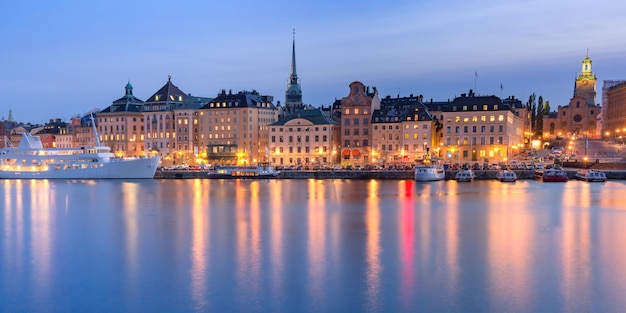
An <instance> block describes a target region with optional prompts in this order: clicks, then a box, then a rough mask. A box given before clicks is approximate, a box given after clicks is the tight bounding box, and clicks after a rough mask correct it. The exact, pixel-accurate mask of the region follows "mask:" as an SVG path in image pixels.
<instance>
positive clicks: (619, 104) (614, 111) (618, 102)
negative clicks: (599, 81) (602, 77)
mask: <svg viewBox="0 0 626 313" xmlns="http://www.w3.org/2000/svg"><path fill="white" fill-rule="evenodd" d="M605 97H606V105H605V106H604V107H603V108H604V109H605V110H606V111H607V114H606V120H604V122H603V124H604V136H606V137H609V138H610V137H620V136H621V137H622V138H623V137H624V136H626V81H622V82H620V83H618V84H615V85H613V86H611V87H609V88H608V90H606V95H605Z"/></svg>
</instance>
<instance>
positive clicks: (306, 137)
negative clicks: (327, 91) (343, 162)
mask: <svg viewBox="0 0 626 313" xmlns="http://www.w3.org/2000/svg"><path fill="white" fill-rule="evenodd" d="M268 128H269V151H270V161H271V162H272V164H274V165H277V166H305V167H320V168H321V167H329V166H333V165H335V164H337V162H338V161H339V159H338V155H339V154H338V151H339V140H340V132H341V126H340V124H339V122H338V121H335V120H333V119H332V118H330V117H329V116H327V115H326V114H324V113H323V112H322V110H321V109H313V110H300V111H298V112H296V113H293V114H290V115H288V116H286V117H283V118H280V119H279V120H278V121H277V122H275V123H272V124H270V125H269V126H268Z"/></svg>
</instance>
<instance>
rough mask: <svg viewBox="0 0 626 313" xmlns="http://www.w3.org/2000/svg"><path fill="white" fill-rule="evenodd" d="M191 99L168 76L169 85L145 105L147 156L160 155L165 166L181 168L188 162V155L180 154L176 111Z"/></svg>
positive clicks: (144, 124)
mask: <svg viewBox="0 0 626 313" xmlns="http://www.w3.org/2000/svg"><path fill="white" fill-rule="evenodd" d="M187 98H188V96H187V94H186V93H184V92H183V91H182V90H180V89H179V88H178V87H176V86H175V85H174V84H173V83H172V77H171V76H168V77H167V83H165V85H163V87H161V88H160V89H159V90H157V92H155V93H154V94H153V95H152V96H150V98H148V99H147V100H146V101H145V102H144V104H143V117H144V123H143V126H144V129H145V133H146V135H145V137H144V138H145V139H144V141H145V146H144V148H145V153H148V152H150V151H152V153H157V154H158V155H160V156H161V163H162V164H163V165H164V166H171V165H181V164H184V163H185V161H186V154H184V153H181V154H179V153H178V152H179V151H180V150H179V147H178V146H177V145H176V124H175V119H174V109H176V108H180V107H182V106H183V103H184V102H185V101H186V100H187Z"/></svg>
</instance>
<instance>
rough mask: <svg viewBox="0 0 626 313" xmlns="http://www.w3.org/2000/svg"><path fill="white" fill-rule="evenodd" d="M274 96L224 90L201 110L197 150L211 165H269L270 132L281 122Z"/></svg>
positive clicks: (199, 113) (199, 112) (199, 111)
mask: <svg viewBox="0 0 626 313" xmlns="http://www.w3.org/2000/svg"><path fill="white" fill-rule="evenodd" d="M272 100H273V98H272V97H271V96H262V95H259V93H258V92H256V91H251V92H249V91H240V92H238V93H235V94H233V93H232V92H228V93H227V92H226V91H225V90H222V91H221V92H220V94H218V96H217V97H216V98H215V99H213V100H211V101H210V102H209V103H207V104H206V105H204V106H202V107H201V108H200V109H199V110H198V117H197V118H198V131H199V138H198V146H199V148H200V149H202V150H203V151H200V154H201V155H205V154H206V160H205V161H206V162H207V163H209V164H239V165H245V164H255V163H258V162H265V161H268V157H269V155H268V154H269V151H268V146H267V138H268V128H267V126H268V125H269V124H272V123H274V122H276V121H277V120H278V111H277V110H276V107H275V106H274V104H272Z"/></svg>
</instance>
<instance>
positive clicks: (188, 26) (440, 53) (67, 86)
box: [0, 0, 626, 123]
mask: <svg viewBox="0 0 626 313" xmlns="http://www.w3.org/2000/svg"><path fill="white" fill-rule="evenodd" d="M40 2H41V3H38V4H37V5H35V4H33V3H31V2H24V1H22V2H17V1H16V2H13V3H11V5H10V6H7V8H6V9H4V10H2V11H1V12H0V33H1V34H2V36H1V37H0V38H2V39H3V43H2V45H0V60H1V62H2V63H1V64H2V69H1V70H0V83H1V84H0V86H2V87H1V89H0V93H1V94H2V100H1V101H2V102H1V104H0V117H8V111H9V109H11V110H12V111H13V117H14V119H16V120H18V121H24V122H33V123H43V122H46V121H47V120H48V119H52V118H61V119H63V120H66V121H67V120H69V118H70V117H72V116H74V115H77V114H82V113H84V112H86V111H89V110H91V109H93V108H99V109H104V108H106V107H107V106H109V105H110V104H111V102H112V101H114V100H116V99H118V98H120V97H121V96H123V94H124V86H125V85H126V83H127V82H128V81H129V80H130V82H131V83H132V84H133V87H134V94H135V96H137V97H139V98H141V99H144V100H145V99H146V98H148V97H149V96H151V95H152V94H153V93H154V92H155V91H156V90H158V89H159V88H160V87H161V86H162V85H163V84H165V82H166V81H167V76H168V75H171V76H172V81H173V82H174V84H176V85H177V86H178V87H179V88H180V89H182V90H183V91H184V92H187V93H191V94H193V95H197V96H205V97H214V96H216V95H217V93H218V92H219V90H221V89H227V90H228V89H232V90H233V91H237V90H243V89H245V90H252V89H255V90H257V91H259V92H260V93H262V94H266V95H272V96H274V99H275V102H276V101H281V102H284V92H285V89H286V84H287V80H288V77H289V74H290V73H289V71H290V65H291V64H290V62H291V40H292V29H293V28H295V29H296V57H297V69H298V76H299V78H300V79H301V85H302V91H303V100H304V102H305V103H308V104H313V105H316V106H317V105H329V104H331V103H332V102H333V101H334V100H335V99H336V98H338V99H340V98H341V97H344V96H345V95H347V94H348V92H349V90H348V85H349V84H350V82H352V81H355V80H358V81H361V82H363V83H364V84H365V85H368V86H376V87H377V88H378V90H379V93H380V97H381V98H382V97H384V96H386V95H392V96H396V95H398V93H399V94H400V95H401V96H408V95H409V94H416V95H417V94H422V95H424V98H425V99H430V98H432V99H434V100H435V101H445V100H447V99H452V98H454V97H455V96H458V95H460V94H461V93H466V92H467V91H468V90H469V89H473V88H474V82H475V77H474V73H475V72H476V73H477V74H478V78H477V79H476V92H477V94H481V95H483V94H485V95H497V96H500V84H502V86H503V91H502V96H503V97H506V96H510V95H513V96H515V97H517V98H520V99H522V100H523V101H525V100H527V99H528V96H529V95H530V94H531V93H533V92H534V93H536V94H537V95H538V96H539V95H541V96H543V98H544V100H549V101H550V103H551V106H552V108H553V109H554V108H556V106H557V105H565V104H567V102H568V101H569V99H570V98H571V96H572V93H573V84H574V78H575V76H576V74H577V73H579V72H580V70H581V61H582V59H583V58H584V57H585V53H586V51H587V49H589V54H590V57H591V58H592V60H593V62H594V63H593V70H594V72H595V73H596V75H597V76H598V80H599V84H598V102H600V99H601V87H602V80H609V79H626V58H624V56H625V55H626V43H625V42H624V40H623V38H624V37H626V28H624V25H623V21H624V17H623V12H626V2H623V1H606V0H600V1H595V2H591V1H578V0H574V1H572V0H569V1H565V0H551V1H534V0H531V1H457V0H452V1H406V0H399V1H393V2H392V3H387V2H383V1H352V0H349V1H329V0H317V1H309V0H304V1H302V0H301V1H282V0H281V1H249V0H231V1H217V2H216V1H200V0H195V1H191V0H181V1H160V0H159V1H117V0H112V1H77V0H66V1H63V0H60V1H52V2H44V1H40Z"/></svg>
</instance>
